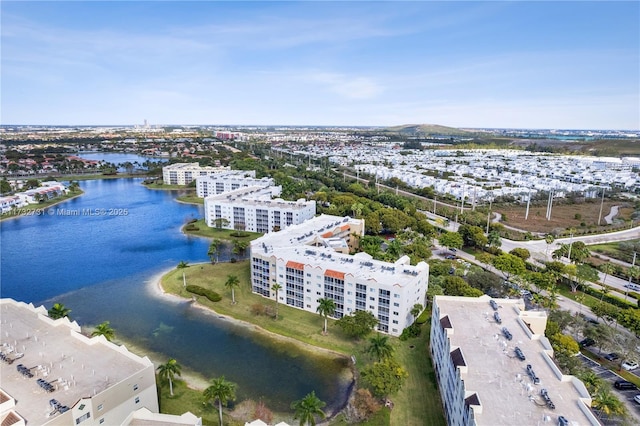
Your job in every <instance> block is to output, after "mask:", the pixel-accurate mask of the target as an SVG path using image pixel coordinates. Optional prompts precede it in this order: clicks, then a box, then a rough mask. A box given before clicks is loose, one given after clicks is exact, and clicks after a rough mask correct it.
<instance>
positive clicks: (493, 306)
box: [489, 299, 498, 311]
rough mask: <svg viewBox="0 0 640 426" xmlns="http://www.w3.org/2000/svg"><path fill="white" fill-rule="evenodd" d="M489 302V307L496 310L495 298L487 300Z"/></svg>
mask: <svg viewBox="0 0 640 426" xmlns="http://www.w3.org/2000/svg"><path fill="white" fill-rule="evenodd" d="M489 304H490V305H491V307H492V308H493V310H494V311H497V310H498V304H497V303H496V301H495V300H493V299H491V300H489Z"/></svg>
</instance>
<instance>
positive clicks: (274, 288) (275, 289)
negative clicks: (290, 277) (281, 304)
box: [271, 283, 282, 319]
mask: <svg viewBox="0 0 640 426" xmlns="http://www.w3.org/2000/svg"><path fill="white" fill-rule="evenodd" d="M271 290H272V291H275V292H276V319H278V292H279V291H280V290H282V286H281V285H280V284H278V283H275V284H274V285H272V286H271Z"/></svg>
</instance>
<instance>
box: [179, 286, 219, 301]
mask: <svg viewBox="0 0 640 426" xmlns="http://www.w3.org/2000/svg"><path fill="white" fill-rule="evenodd" d="M187 291H188V292H189V293H193V294H197V295H198V296H204V297H206V298H207V299H209V300H210V301H212V302H219V301H221V300H222V297H221V296H220V295H219V294H218V293H216V292H215V291H213V290H209V289H207V288H204V287H200V286H199V285H188V286H187Z"/></svg>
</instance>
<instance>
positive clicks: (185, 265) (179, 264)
mask: <svg viewBox="0 0 640 426" xmlns="http://www.w3.org/2000/svg"><path fill="white" fill-rule="evenodd" d="M187 267H189V262H185V261H184V260H181V261H180V263H178V266H177V268H178V269H184V268H187Z"/></svg>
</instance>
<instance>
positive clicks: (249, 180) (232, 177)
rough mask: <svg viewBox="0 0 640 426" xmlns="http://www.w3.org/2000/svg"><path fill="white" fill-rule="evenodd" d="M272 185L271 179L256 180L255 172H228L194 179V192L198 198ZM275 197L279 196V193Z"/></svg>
mask: <svg viewBox="0 0 640 426" xmlns="http://www.w3.org/2000/svg"><path fill="white" fill-rule="evenodd" d="M273 185H274V181H273V179H272V178H268V177H263V178H261V179H256V172H255V170H230V171H224V172H220V173H216V174H213V175H209V176H203V177H198V178H197V179H196V191H197V194H198V197H200V198H206V197H208V196H209V195H218V194H222V193H223V192H229V191H235V190H236V189H240V188H248V187H250V186H260V187H267V186H273ZM275 195H280V192H278V193H277V194H275Z"/></svg>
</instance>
